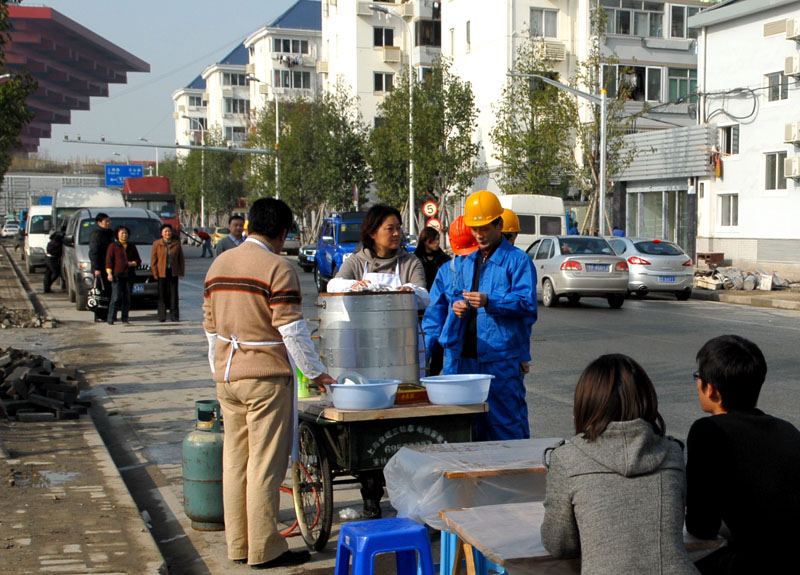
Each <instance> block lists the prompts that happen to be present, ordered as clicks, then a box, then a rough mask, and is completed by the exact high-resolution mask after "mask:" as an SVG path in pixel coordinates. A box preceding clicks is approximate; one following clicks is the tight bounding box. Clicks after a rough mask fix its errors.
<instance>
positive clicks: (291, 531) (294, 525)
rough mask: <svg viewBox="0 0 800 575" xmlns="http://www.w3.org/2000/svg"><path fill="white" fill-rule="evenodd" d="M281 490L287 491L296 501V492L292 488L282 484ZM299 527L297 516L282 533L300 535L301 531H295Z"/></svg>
mask: <svg viewBox="0 0 800 575" xmlns="http://www.w3.org/2000/svg"><path fill="white" fill-rule="evenodd" d="M280 490H281V493H285V494H286V495H288V496H289V497H291V498H292V501H294V492H293V491H292V490H291V489H289V488H288V487H284V486H283V485H281V487H280ZM298 527H300V526H299V525H298V523H297V517H295V520H294V523H292V524H291V525H290V526H289V527H287V528H286V529H284V530H283V531H281V532H280V534H281V535H283V536H284V537H294V536H295V535H300V534H299V533H295V532H294V531H295V529H297V528H298Z"/></svg>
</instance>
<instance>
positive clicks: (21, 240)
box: [14, 226, 25, 261]
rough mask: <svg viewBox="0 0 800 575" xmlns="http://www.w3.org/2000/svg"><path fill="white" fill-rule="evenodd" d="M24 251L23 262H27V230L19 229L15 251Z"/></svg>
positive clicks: (15, 238)
mask: <svg viewBox="0 0 800 575" xmlns="http://www.w3.org/2000/svg"><path fill="white" fill-rule="evenodd" d="M19 249H22V260H23V261H25V228H23V227H22V226H20V227H19V229H18V230H17V233H16V234H14V251H17V250H19Z"/></svg>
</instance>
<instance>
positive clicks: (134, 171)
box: [106, 164, 144, 187]
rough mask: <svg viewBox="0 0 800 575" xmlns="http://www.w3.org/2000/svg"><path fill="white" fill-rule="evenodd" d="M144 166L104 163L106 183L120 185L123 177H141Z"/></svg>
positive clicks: (123, 179)
mask: <svg viewBox="0 0 800 575" xmlns="http://www.w3.org/2000/svg"><path fill="white" fill-rule="evenodd" d="M142 176H144V166H142V165H141V164H106V185H107V186H119V187H122V183H123V182H124V181H125V178H141V177H142Z"/></svg>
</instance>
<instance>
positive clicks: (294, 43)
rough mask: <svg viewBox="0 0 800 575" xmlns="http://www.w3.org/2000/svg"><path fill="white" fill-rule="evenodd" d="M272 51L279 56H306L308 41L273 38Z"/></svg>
mask: <svg viewBox="0 0 800 575" xmlns="http://www.w3.org/2000/svg"><path fill="white" fill-rule="evenodd" d="M272 51H273V52H276V53H279V54H280V53H283V54H308V40H292V39H290V38H273V39H272Z"/></svg>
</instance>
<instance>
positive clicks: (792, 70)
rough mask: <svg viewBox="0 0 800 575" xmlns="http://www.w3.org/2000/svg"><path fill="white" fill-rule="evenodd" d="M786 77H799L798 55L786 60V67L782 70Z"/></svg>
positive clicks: (799, 57) (799, 63)
mask: <svg viewBox="0 0 800 575" xmlns="http://www.w3.org/2000/svg"><path fill="white" fill-rule="evenodd" d="M783 73H784V75H786V76H800V54H795V55H794V56H789V57H788V58H786V65H785V66H784V68H783Z"/></svg>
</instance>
